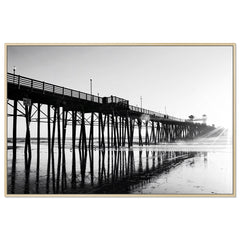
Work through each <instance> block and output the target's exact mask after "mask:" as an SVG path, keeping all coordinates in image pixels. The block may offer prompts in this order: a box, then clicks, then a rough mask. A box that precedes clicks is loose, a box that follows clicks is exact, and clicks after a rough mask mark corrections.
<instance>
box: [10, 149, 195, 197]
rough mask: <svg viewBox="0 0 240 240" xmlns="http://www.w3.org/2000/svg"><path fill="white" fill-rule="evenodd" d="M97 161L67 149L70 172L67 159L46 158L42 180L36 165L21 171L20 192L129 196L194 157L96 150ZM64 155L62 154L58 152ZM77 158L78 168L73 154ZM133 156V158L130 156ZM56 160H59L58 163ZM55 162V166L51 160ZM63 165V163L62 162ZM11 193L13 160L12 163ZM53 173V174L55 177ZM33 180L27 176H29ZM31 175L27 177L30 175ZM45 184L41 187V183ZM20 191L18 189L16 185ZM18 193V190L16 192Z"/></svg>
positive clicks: (90, 155)
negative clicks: (21, 184)
mask: <svg viewBox="0 0 240 240" xmlns="http://www.w3.org/2000/svg"><path fill="white" fill-rule="evenodd" d="M97 151H98V156H97V161H94V156H95V157H96V154H95V153H94V150H93V149H91V148H90V149H89V148H81V149H80V150H79V149H78V151H77V150H76V149H71V155H72V161H71V164H70V165H71V170H70V171H68V172H67V170H66V169H67V168H66V165H67V164H68V165H69V162H67V159H66V158H65V157H63V162H61V157H60V158H58V159H57V158H54V154H53V157H52V159H49V161H48V162H47V169H46V173H45V177H41V178H40V177H39V176H41V175H43V174H42V173H41V172H42V171H43V170H42V169H40V167H39V164H38V163H37V166H36V172H34V171H32V173H31V169H30V168H25V175H24V178H25V181H24V187H23V189H24V190H23V193H25V194H28V193H31V194H35V193H36V194H38V193H47V194H49V193H54V194H58V193H59V194H62V193H68V194H81V193H88V194H120V193H121V194H124V193H130V192H131V190H132V189H134V188H135V187H136V186H137V187H139V186H142V185H144V184H145V183H147V182H149V181H151V179H153V178H154V177H156V176H158V175H160V174H161V173H162V172H166V171H169V169H170V168H172V167H174V166H177V165H178V164H180V163H181V162H182V161H184V160H185V159H187V158H191V157H194V155H196V154H197V153H195V152H184V151H174V152H173V151H154V150H142V149H139V150H138V151H133V150H128V149H107V150H104V149H99V150H97ZM62 154H63V155H65V151H63V152H62ZM77 154H78V155H79V156H78V157H79V167H78V168H77V164H78V162H77V161H76V155H77ZM135 154H136V155H137V157H135V156H134V155H135ZM59 159H60V160H59ZM56 160H57V164H55V161H56ZM68 160H69V159H68ZM66 162H67V163H66ZM12 163H13V164H12V172H11V184H9V185H10V186H11V187H10V189H11V193H15V175H16V161H13V162H12ZM55 173H56V174H55ZM33 174H34V175H35V177H31V176H32V175H33ZM30 175H31V176H30ZM44 182H45V184H44ZM20 188H21V186H20ZM19 191H20V192H21V189H19V187H18V191H17V192H19Z"/></svg>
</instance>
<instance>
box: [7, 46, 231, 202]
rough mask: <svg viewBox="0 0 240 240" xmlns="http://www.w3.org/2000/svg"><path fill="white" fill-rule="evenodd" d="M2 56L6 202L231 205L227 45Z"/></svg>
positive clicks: (26, 49) (28, 50) (33, 50)
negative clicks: (121, 199) (185, 200)
mask: <svg viewBox="0 0 240 240" xmlns="http://www.w3.org/2000/svg"><path fill="white" fill-rule="evenodd" d="M5 53H6V54H5V61H6V66H5V67H6V71H5V72H6V74H5V83H6V84H5V86H6V89H5V92H6V94H5V100H6V112H5V115H6V126H5V129H6V132H5V143H6V144H5V149H6V157H5V173H6V174H5V195H6V196H11V197H12V196H70V197H71V196H127V197H131V196H137V197H142V196H143V197H153V196H154V197H156V196H159V197H165V196H174V197H175V196H176V197H181V196H182V197H183V196H196V197H199V196H208V197H209V196H213V197H214V196H228V197H234V196H235V188H236V187H235V185H236V184H235V182H236V176H235V170H236V169H235V165H236V163H235V162H236V156H235V147H236V142H235V132H236V127H235V124H236V121H235V114H236V111H235V105H236V88H235V85H236V80H235V77H236V73H235V72H236V70H235V44H234V43H224V44H222V43H216V44H213V43H211V44H208V43H206V44H205V43H204V44H203V43H199V44H189V43H188V44H160V43H159V44H157V43H156V44H152V43H151V44H150V43H149V44H147V43H138V44H5Z"/></svg>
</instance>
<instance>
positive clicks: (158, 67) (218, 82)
mask: <svg viewBox="0 0 240 240" xmlns="http://www.w3.org/2000/svg"><path fill="white" fill-rule="evenodd" d="M7 54H8V72H12V69H13V66H16V74H20V75H23V76H26V77H30V78H34V79H38V80H41V81H45V82H49V83H53V84H56V85H60V86H64V87H68V88H72V89H75V90H79V91H83V92H90V78H92V79H93V94H95V95H97V93H99V94H100V96H110V95H115V96H119V97H122V98H125V99H128V100H129V101H130V104H131V105H135V106H136V105H138V106H140V96H142V98H143V107H144V108H146V109H150V110H153V111H158V112H159V111H160V112H162V113H165V107H166V111H167V114H169V115H173V116H176V117H181V118H188V116H189V115H191V114H193V115H194V116H196V117H201V116H202V115H203V114H206V115H207V116H208V122H207V123H208V124H215V125H216V126H225V127H228V126H230V125H231V123H232V47H231V46H8V51H7Z"/></svg>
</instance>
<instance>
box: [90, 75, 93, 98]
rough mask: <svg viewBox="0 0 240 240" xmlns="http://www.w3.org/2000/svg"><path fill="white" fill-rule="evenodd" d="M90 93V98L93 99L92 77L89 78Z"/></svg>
mask: <svg viewBox="0 0 240 240" xmlns="http://www.w3.org/2000/svg"><path fill="white" fill-rule="evenodd" d="M90 94H91V100H93V96H92V79H90Z"/></svg>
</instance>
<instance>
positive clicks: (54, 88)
mask: <svg viewBox="0 0 240 240" xmlns="http://www.w3.org/2000/svg"><path fill="white" fill-rule="evenodd" d="M7 82H8V83H11V84H15V85H17V86H18V88H19V89H21V87H29V88H31V89H32V90H34V89H36V90H40V91H42V92H43V93H45V92H48V93H52V94H58V95H62V96H68V97H73V98H78V99H81V100H87V101H92V102H95V103H100V104H103V102H104V101H103V99H104V98H102V97H99V96H95V95H91V94H88V93H85V92H81V91H76V90H73V89H70V88H65V87H61V86H58V85H54V84H51V83H46V82H43V81H39V80H35V79H32V78H28V77H23V76H20V75H16V74H12V73H7ZM107 99H108V100H107V101H109V102H110V101H112V102H113V103H119V102H121V103H126V104H128V100H125V99H122V98H119V97H115V96H111V97H108V98H107ZM128 107H129V110H131V111H134V112H137V113H142V114H146V115H151V116H153V117H159V118H162V119H166V120H172V121H178V122H185V120H183V119H180V118H176V117H173V116H169V115H167V114H162V113H159V112H154V111H151V110H147V109H144V108H140V107H135V106H132V105H129V106H128Z"/></svg>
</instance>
